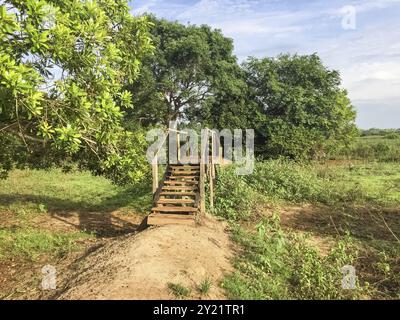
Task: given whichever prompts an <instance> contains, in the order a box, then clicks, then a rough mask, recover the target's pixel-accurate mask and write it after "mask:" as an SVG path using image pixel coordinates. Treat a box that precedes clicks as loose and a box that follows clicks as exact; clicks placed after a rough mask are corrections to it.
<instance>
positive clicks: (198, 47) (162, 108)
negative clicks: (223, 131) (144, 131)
mask: <svg viewBox="0 0 400 320" xmlns="http://www.w3.org/2000/svg"><path fill="white" fill-rule="evenodd" d="M150 19H151V21H152V22H153V28H152V29H151V34H152V39H153V43H154V45H155V47H156V49H155V54H154V55H148V56H146V58H145V59H144V60H143V69H142V72H141V75H140V77H139V79H138V80H137V81H136V82H135V83H134V84H133V85H131V86H128V90H129V91H130V92H132V93H138V94H135V95H134V96H133V104H134V106H135V108H134V109H132V110H127V117H126V119H127V120H128V121H132V120H140V121H141V123H142V124H145V125H150V124H168V122H169V121H171V120H176V119H181V120H192V121H194V120H203V118H204V117H201V116H200V114H201V112H200V109H201V108H203V107H205V106H206V105H207V104H210V103H212V101H213V99H214V98H215V96H216V94H217V92H218V91H219V90H220V89H221V88H222V85H225V86H226V83H225V82H226V81H231V80H232V79H233V81H235V79H234V76H235V71H236V70H235V68H237V63H236V58H235V56H234V55H233V54H232V51H233V44H232V40H231V39H228V38H225V37H224V36H223V35H222V33H221V32H220V31H219V30H213V29H211V28H210V27H209V26H206V25H202V26H194V25H188V26H185V25H182V24H179V23H177V22H169V21H166V20H157V19H156V18H154V17H151V18H150ZM226 90H228V87H227V86H226V89H225V91H226Z"/></svg>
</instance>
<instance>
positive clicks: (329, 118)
mask: <svg viewBox="0 0 400 320" xmlns="http://www.w3.org/2000/svg"><path fill="white" fill-rule="evenodd" d="M243 67H244V69H245V71H246V80H247V83H248V85H249V88H250V90H251V100H252V101H253V102H255V103H256V105H257V107H256V108H257V117H256V118H255V119H254V120H255V121H254V122H253V124H254V128H255V129H256V138H257V148H258V153H259V154H262V155H264V156H266V157H276V156H286V157H289V158H294V159H309V158H318V157H322V156H324V155H325V154H326V153H328V152H329V151H330V150H332V149H334V148H337V147H338V146H339V145H341V144H346V143H348V142H349V141H350V140H351V139H352V138H353V137H354V135H355V134H356V133H357V130H356V127H355V125H354V120H355V117H356V112H355V110H354V108H353V106H352V105H351V103H350V100H349V98H348V97H347V92H346V90H344V89H342V88H341V86H340V85H341V79H340V75H339V72H337V71H335V70H329V69H327V68H326V67H325V66H324V65H323V64H322V62H321V60H320V58H319V57H318V56H317V55H316V54H313V55H303V56H300V55H293V56H291V55H288V54H284V55H280V56H278V57H277V58H263V59H255V58H250V59H249V60H248V61H247V62H245V63H244V65H243Z"/></svg>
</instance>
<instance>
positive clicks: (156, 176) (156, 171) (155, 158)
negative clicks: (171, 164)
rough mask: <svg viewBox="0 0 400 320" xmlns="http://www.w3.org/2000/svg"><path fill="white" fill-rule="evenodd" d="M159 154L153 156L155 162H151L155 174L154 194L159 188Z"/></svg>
mask: <svg viewBox="0 0 400 320" xmlns="http://www.w3.org/2000/svg"><path fill="white" fill-rule="evenodd" d="M157 156H158V155H157V154H156V155H155V156H154V158H153V162H152V163H151V167H152V168H151V169H152V174H153V196H154V195H155V194H156V192H157V189H158V161H157Z"/></svg>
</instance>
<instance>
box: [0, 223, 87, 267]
mask: <svg viewBox="0 0 400 320" xmlns="http://www.w3.org/2000/svg"><path fill="white" fill-rule="evenodd" d="M90 237H91V235H89V234H87V233H84V232H68V233H51V232H49V231H45V230H38V229H35V228H30V227H27V228H16V229H11V230H10V229H0V260H5V259H9V258H15V257H18V258H23V259H29V260H36V259H37V258H38V257H39V256H40V255H41V254H44V253H47V254H52V255H55V256H63V255H65V254H67V253H69V252H71V251H74V250H77V249H78V248H79V246H78V244H77V240H82V239H87V238H90Z"/></svg>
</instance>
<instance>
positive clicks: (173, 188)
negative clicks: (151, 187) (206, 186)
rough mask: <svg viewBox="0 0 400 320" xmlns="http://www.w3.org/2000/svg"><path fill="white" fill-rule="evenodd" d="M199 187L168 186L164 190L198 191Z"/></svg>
mask: <svg viewBox="0 0 400 320" xmlns="http://www.w3.org/2000/svg"><path fill="white" fill-rule="evenodd" d="M196 189H197V187H196V186H193V187H188V186H166V187H163V188H162V190H196Z"/></svg>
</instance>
